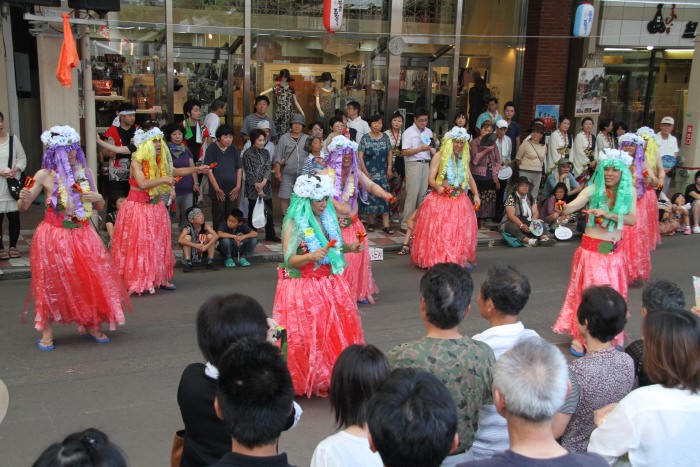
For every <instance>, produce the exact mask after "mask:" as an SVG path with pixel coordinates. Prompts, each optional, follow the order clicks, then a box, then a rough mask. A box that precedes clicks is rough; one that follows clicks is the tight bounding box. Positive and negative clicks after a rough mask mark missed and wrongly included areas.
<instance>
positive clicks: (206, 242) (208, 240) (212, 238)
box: [177, 207, 219, 272]
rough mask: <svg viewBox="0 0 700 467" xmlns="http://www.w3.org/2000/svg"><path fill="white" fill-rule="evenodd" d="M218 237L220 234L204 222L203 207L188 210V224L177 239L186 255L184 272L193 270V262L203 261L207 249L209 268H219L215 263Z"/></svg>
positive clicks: (213, 269)
mask: <svg viewBox="0 0 700 467" xmlns="http://www.w3.org/2000/svg"><path fill="white" fill-rule="evenodd" d="M218 239H219V235H218V234H217V233H216V231H215V230H214V229H213V228H212V227H211V226H210V225H209V224H207V223H206V222H204V214H202V211H201V209H199V208H197V207H191V208H189V209H188V210H187V225H186V226H185V228H184V229H182V232H181V233H180V237H179V238H178V239H177V243H178V245H180V246H181V247H182V253H183V256H184V265H185V267H184V272H190V271H192V263H199V262H201V261H202V257H203V255H204V252H205V251H206V252H207V269H211V270H212V271H218V270H219V268H218V267H216V266H215V265H214V251H215V250H216V241H217V240H218Z"/></svg>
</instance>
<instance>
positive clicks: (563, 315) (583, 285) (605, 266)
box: [552, 235, 627, 345]
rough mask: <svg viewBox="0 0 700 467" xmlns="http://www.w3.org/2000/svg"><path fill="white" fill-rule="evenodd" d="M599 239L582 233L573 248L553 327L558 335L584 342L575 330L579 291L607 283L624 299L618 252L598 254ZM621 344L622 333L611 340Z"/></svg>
mask: <svg viewBox="0 0 700 467" xmlns="http://www.w3.org/2000/svg"><path fill="white" fill-rule="evenodd" d="M599 244H600V240H598V239H595V238H591V237H589V236H587V235H584V236H583V239H582V240H581V246H580V247H579V248H577V249H576V252H575V253H574V259H573V261H572V262H571V276H570V277H569V286H568V287H567V289H566V297H565V299H564V305H563V306H562V307H561V310H560V311H559V317H558V318H557V322H556V323H555V324H554V327H553V328H552V329H553V330H554V332H556V333H558V334H568V335H569V336H571V338H572V339H578V340H581V341H582V342H583V339H582V337H581V334H580V333H579V329H578V319H577V317H576V312H577V311H578V306H579V305H580V303H581V294H582V293H583V291H584V290H586V289H587V288H589V287H593V286H603V285H607V286H610V287H612V288H613V289H615V290H617V291H618V292H619V293H620V295H622V296H623V297H624V299H625V300H627V269H626V268H625V257H624V255H623V254H622V252H621V251H619V245H618V250H617V251H614V252H612V253H610V254H602V253H598V245H599ZM623 343H624V332H621V333H620V334H618V335H617V336H616V337H615V339H614V340H613V344H614V345H622V344H623Z"/></svg>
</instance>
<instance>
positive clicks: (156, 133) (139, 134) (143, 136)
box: [134, 127, 163, 146]
mask: <svg viewBox="0 0 700 467" xmlns="http://www.w3.org/2000/svg"><path fill="white" fill-rule="evenodd" d="M162 137H163V132H162V131H160V128H157V127H154V128H151V129H150V130H148V131H143V130H142V129H140V128H139V129H138V130H136V133H134V144H135V145H136V146H141V144H143V143H145V142H146V141H149V140H152V139H153V138H162Z"/></svg>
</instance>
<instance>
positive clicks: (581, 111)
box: [576, 68, 605, 117]
mask: <svg viewBox="0 0 700 467" xmlns="http://www.w3.org/2000/svg"><path fill="white" fill-rule="evenodd" d="M604 79H605V68H579V70H578V86H577V89H576V116H577V117H581V116H584V115H599V114H600V106H601V103H602V102H601V100H602V98H601V96H600V90H601V88H602V87H603V81H604Z"/></svg>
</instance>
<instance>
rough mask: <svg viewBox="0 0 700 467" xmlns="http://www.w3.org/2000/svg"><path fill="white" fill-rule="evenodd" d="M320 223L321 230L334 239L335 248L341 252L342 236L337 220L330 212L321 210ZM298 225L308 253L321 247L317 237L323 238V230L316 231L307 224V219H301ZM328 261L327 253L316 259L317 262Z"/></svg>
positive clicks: (324, 262) (325, 262)
mask: <svg viewBox="0 0 700 467" xmlns="http://www.w3.org/2000/svg"><path fill="white" fill-rule="evenodd" d="M321 225H322V226H323V230H325V231H326V234H327V235H328V237H329V238H330V239H331V240H335V241H336V247H335V248H337V250H338V252H339V253H340V254H342V252H343V236H342V235H341V233H340V229H339V228H338V222H337V220H336V219H335V218H334V217H333V216H332V215H331V213H330V212H329V211H328V210H326V211H323V214H321ZM299 227H300V228H301V230H302V232H304V242H305V243H306V248H307V249H308V250H309V253H313V252H314V251H316V250H318V249H319V248H322V246H321V239H320V238H319V237H322V238H323V239H324V240H325V236H324V235H323V232H318V233H317V232H316V231H315V230H314V229H313V228H312V227H311V226H309V220H308V219H304V220H302V222H300V225H299ZM329 253H330V252H329ZM330 263H331V262H330V260H329V259H328V255H326V256H324V257H323V259H322V260H321V261H318V264H330Z"/></svg>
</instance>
